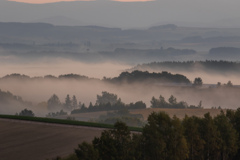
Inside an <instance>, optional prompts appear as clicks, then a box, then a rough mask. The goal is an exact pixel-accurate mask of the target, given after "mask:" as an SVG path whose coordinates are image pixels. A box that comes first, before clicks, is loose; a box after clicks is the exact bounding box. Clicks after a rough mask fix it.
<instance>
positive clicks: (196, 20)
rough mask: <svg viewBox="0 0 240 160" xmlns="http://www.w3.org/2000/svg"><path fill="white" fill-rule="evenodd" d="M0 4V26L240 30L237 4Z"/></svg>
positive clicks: (222, 0) (170, 0)
mask: <svg viewBox="0 0 240 160" xmlns="http://www.w3.org/2000/svg"><path fill="white" fill-rule="evenodd" d="M124 1H127V0H124ZM35 2H39V1H35ZM49 2H50V1H49ZM0 3H1V4H0V15H1V17H0V21H1V22H11V21H12V22H46V21H47V20H49V19H51V21H52V22H54V19H56V18H57V17H61V18H60V19H58V20H57V21H58V24H62V25H101V26H109V27H121V28H146V27H150V26H153V25H157V24H166V23H172V24H176V25H180V26H195V27H231V28H234V27H239V26H240V20H239V19H240V17H239V6H240V2H239V1H238V0H231V1H226V0H211V1H207V0H202V1H192V0H157V1H149V2H144V3H142V2H141V3H140V2H134V3H123V2H116V1H108V0H97V1H87V2H86V1H85V2H83V1H74V2H65V3H51V4H41V5H39V4H35V5H33V4H24V3H16V2H7V1H4V0H1V1H0ZM29 13H30V14H29ZM66 22H68V23H66ZM69 22H71V23H69Z"/></svg>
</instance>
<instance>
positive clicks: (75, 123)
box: [0, 115, 142, 132]
mask: <svg viewBox="0 0 240 160" xmlns="http://www.w3.org/2000/svg"><path fill="white" fill-rule="evenodd" d="M0 118H6V119H16V120H25V121H33V122H43V123H53V124H65V125H73V126H86V127H97V128H106V129H113V128H114V127H113V125H110V124H102V123H93V122H84V121H75V120H67V119H54V118H42V117H27V116H16V115H0ZM129 130H130V131H136V132H142V128H138V127H129Z"/></svg>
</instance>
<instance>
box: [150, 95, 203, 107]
mask: <svg viewBox="0 0 240 160" xmlns="http://www.w3.org/2000/svg"><path fill="white" fill-rule="evenodd" d="M150 102H151V108H192V109H194V108H203V107H202V101H200V102H199V104H198V105H197V106H194V105H188V104H187V102H184V101H180V102H177V98H176V97H174V96H173V95H171V96H170V97H169V99H168V102H167V101H166V100H165V98H164V97H163V96H162V95H160V96H159V98H158V99H157V98H155V97H154V96H153V97H152V100H151V101H150Z"/></svg>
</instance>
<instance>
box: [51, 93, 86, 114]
mask: <svg viewBox="0 0 240 160" xmlns="http://www.w3.org/2000/svg"><path fill="white" fill-rule="evenodd" d="M79 105H80V106H81V102H80V103H79V104H78V102H77V98H76V96H75V95H73V96H72V98H70V96H69V94H68V95H67V96H66V98H65V103H63V104H62V103H61V101H60V99H59V98H58V96H57V95H56V94H53V95H52V96H51V97H50V98H49V99H48V101H47V108H48V110H49V111H59V110H62V109H64V110H66V111H72V110H73V109H75V108H78V107H79Z"/></svg>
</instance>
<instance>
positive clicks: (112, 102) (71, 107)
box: [47, 91, 146, 115]
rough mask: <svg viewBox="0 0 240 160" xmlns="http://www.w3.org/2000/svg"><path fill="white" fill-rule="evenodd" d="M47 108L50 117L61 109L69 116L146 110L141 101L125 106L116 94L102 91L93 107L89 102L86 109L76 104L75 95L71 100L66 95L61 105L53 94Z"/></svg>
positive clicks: (82, 105) (80, 104) (79, 103)
mask: <svg viewBox="0 0 240 160" xmlns="http://www.w3.org/2000/svg"><path fill="white" fill-rule="evenodd" d="M47 108H48V110H49V111H51V112H52V113H50V115H56V114H54V113H53V112H56V111H60V110H62V109H63V110H65V111H70V112H71V114H76V113H85V112H97V111H110V110H122V109H125V108H126V109H144V108H146V104H145V103H143V102H142V101H138V102H135V103H130V104H125V103H123V102H122V101H121V99H120V98H118V96H117V95H116V94H113V93H109V92H106V91H103V92H102V94H101V95H97V100H96V103H95V104H94V105H93V104H92V102H90V104H89V106H88V107H87V106H86V105H85V104H84V103H83V104H82V103H81V102H78V101H77V98H76V96H75V95H73V96H72V98H71V97H70V96H69V95H67V96H66V98H65V102H64V103H61V101H60V99H59V97H58V96H57V95H56V94H53V95H52V96H51V97H50V98H49V100H48V101H47Z"/></svg>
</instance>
